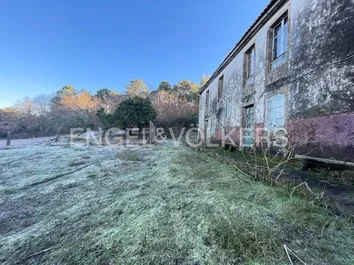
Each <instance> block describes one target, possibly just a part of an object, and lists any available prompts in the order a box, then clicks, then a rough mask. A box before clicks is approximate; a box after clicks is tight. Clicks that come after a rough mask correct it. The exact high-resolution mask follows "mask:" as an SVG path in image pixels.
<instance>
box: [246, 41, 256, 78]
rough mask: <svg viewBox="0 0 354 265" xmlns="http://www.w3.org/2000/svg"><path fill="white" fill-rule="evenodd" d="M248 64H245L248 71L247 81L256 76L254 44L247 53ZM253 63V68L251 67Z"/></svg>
mask: <svg viewBox="0 0 354 265" xmlns="http://www.w3.org/2000/svg"><path fill="white" fill-rule="evenodd" d="M245 55H246V60H245V61H246V63H245V68H246V69H245V70H246V80H247V79H249V78H251V77H254V75H255V70H256V69H255V68H256V46H255V44H253V45H252V46H251V47H250V48H249V49H248V50H247V51H246V54H245ZM250 62H251V66H250Z"/></svg>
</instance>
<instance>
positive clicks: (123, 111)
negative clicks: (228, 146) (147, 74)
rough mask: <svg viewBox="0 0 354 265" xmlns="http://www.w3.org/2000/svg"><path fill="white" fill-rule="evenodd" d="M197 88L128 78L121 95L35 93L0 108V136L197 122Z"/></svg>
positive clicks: (189, 84)
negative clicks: (153, 85) (152, 84)
mask: <svg viewBox="0 0 354 265" xmlns="http://www.w3.org/2000/svg"><path fill="white" fill-rule="evenodd" d="M208 78H209V77H208V76H207V75H203V76H202V78H201V82H200V84H196V83H194V82H192V81H189V80H183V81H180V82H178V83H177V84H175V85H171V84H170V83H169V82H168V81H162V82H161V83H160V84H159V86H158V87H157V88H156V89H155V90H152V91H151V90H149V88H148V86H147V84H146V83H145V82H144V81H143V80H141V79H136V80H131V81H130V82H129V84H127V85H126V87H125V93H123V94H119V93H118V92H116V91H114V90H111V89H108V88H103V89H99V90H98V91H97V92H96V93H95V94H92V93H90V92H89V91H87V90H84V89H82V90H76V89H75V88H74V87H72V86H69V85H67V86H64V87H62V88H61V89H60V90H58V91H57V92H56V93H55V94H53V95H45V94H42V95H38V96H36V97H33V98H30V97H25V98H24V99H22V100H19V101H18V102H17V103H16V104H15V105H14V106H12V107H9V108H4V109H0V138H3V137H6V134H7V131H9V130H11V131H12V135H14V136H15V137H17V138H22V137H23V138H25V137H39V136H49V135H55V134H59V133H68V132H69V131H70V128H90V129H97V128H99V127H101V128H108V127H118V128H122V129H125V128H126V127H129V126H131V127H133V126H142V125H143V124H145V123H147V122H148V121H150V120H153V121H155V123H157V125H158V126H162V127H174V126H176V127H182V126H186V125H189V124H192V123H197V115H198V91H199V89H200V87H201V86H203V85H204V84H205V83H206V82H207V81H208Z"/></svg>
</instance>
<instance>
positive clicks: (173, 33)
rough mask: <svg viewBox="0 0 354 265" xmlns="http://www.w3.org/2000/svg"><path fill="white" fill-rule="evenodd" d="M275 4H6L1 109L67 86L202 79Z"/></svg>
mask: <svg viewBox="0 0 354 265" xmlns="http://www.w3.org/2000/svg"><path fill="white" fill-rule="evenodd" d="M268 2H269V0H254V1H250V0H248V1H246V0H125V1H123V0H109V1H108V0H95V1H93V0H1V1H0V34H1V39H0V107H6V106H10V105H12V104H13V103H15V102H16V100H18V99H21V98H23V97H25V96H30V97H33V96H35V95H38V94H52V93H53V92H55V91H57V90H58V89H60V88H61V87H63V86H64V85H72V86H74V87H75V88H76V89H82V88H84V89H87V90H89V91H91V92H95V91H96V90H97V89H100V88H110V89H114V90H116V91H118V92H123V91H124V86H125V85H126V84H127V83H128V82H129V80H131V79H143V80H144V81H145V82H146V83H147V84H148V86H149V88H150V89H151V90H153V89H156V87H157V86H158V84H159V83H160V81H162V80H168V81H169V82H170V83H172V84H174V83H176V82H177V81H179V80H183V79H190V80H192V81H194V82H198V83H199V81H200V77H201V75H202V74H203V73H208V74H212V73H213V72H214V70H215V69H216V68H217V67H218V65H219V64H220V63H221V62H222V60H223V59H224V57H225V56H226V55H227V53H228V52H229V51H230V50H231V49H232V48H233V47H234V45H235V44H236V43H237V42H238V40H239V39H240V38H241V37H242V35H243V34H244V33H245V31H246V30H247V29H248V28H249V27H250V26H251V24H252V23H253V22H254V20H255V19H256V18H257V17H258V15H259V14H260V13H261V11H262V10H263V9H264V8H265V7H266V5H267V4H268Z"/></svg>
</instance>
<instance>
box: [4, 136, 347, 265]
mask: <svg viewBox="0 0 354 265" xmlns="http://www.w3.org/2000/svg"><path fill="white" fill-rule="evenodd" d="M285 249H288V250H291V251H292V252H293V254H291V253H290V254H289V256H287V254H286V251H285ZM353 249H354V224H353V222H352V220H350V219H347V218H345V217H342V216H337V215H335V214H333V213H332V212H330V211H329V210H328V209H326V208H325V207H320V206H318V205H316V204H314V203H313V202H311V201H308V200H307V198H306V196H302V194H294V195H293V196H290V194H289V193H288V191H287V190H286V189H283V188H281V187H271V186H268V185H264V184H262V183H260V182H255V181H252V180H250V179H245V177H244V176H242V175H239V174H238V173H237V172H236V171H235V169H234V167H233V165H232V164H229V163H227V162H220V161H218V160H216V159H215V157H212V156H211V155H210V153H203V152H198V151H196V150H192V149H191V148H188V147H184V146H180V147H174V146H173V145H172V144H170V143H167V144H163V145H159V146H153V147H144V146H135V147H130V148H125V147H122V146H121V147H119V146H104V147H103V146H92V145H85V144H84V143H75V144H71V145H70V144H68V143H63V142H61V143H58V144H54V143H53V142H50V141H48V140H45V141H40V142H35V143H33V142H31V143H30V144H23V145H18V146H16V147H14V148H11V149H9V150H0V264H121V265H122V264H123V265H126V264H291V263H290V260H292V262H294V264H301V263H296V262H299V260H300V259H301V260H303V261H304V262H306V264H331V265H335V264H347V265H352V264H354V253H353V251H352V250H353ZM288 253H289V252H288Z"/></svg>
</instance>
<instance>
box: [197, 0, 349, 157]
mask: <svg viewBox="0 0 354 265" xmlns="http://www.w3.org/2000/svg"><path fill="white" fill-rule="evenodd" d="M199 94H200V113H199V126H200V128H201V129H202V130H203V131H204V132H205V134H206V135H207V136H208V137H211V138H213V139H214V140H216V141H220V140H221V138H222V135H223V133H222V131H226V133H227V132H228V131H229V132H230V131H232V136H231V137H232V139H233V140H234V141H235V142H236V143H237V145H240V146H250V145H252V146H254V145H256V146H259V145H260V142H261V141H263V140H264V139H261V138H260V137H259V136H260V135H264V134H265V133H268V135H269V133H270V134H271V133H272V132H277V131H283V132H285V133H286V136H287V137H288V139H290V141H293V142H294V141H300V140H301V141H303V142H306V144H304V145H302V146H301V148H299V149H298V151H297V152H298V153H299V154H305V153H306V154H310V155H311V156H314V157H324V158H335V159H340V160H346V161H354V1H353V0H272V1H271V2H270V3H269V5H268V6H267V7H266V8H265V10H264V11H263V12H262V14H261V15H260V16H259V17H258V18H257V20H256V21H255V22H254V24H253V25H252V26H251V28H250V29H249V30H248V31H247V32H246V33H245V34H244V36H243V37H242V38H241V40H240V41H239V42H238V43H237V45H236V46H235V47H234V48H233V50H232V51H231V52H230V54H229V55H228V56H227V57H226V58H225V59H224V61H223V62H222V63H221V64H220V66H219V67H218V68H217V70H216V71H215V73H214V74H213V75H212V77H211V78H210V80H209V82H208V83H207V84H206V85H205V86H203V87H202V88H201V90H200V91H199ZM259 132H261V134H260V133H259Z"/></svg>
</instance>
